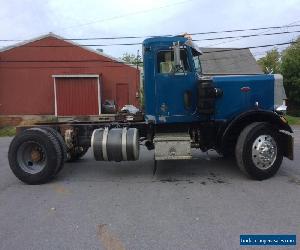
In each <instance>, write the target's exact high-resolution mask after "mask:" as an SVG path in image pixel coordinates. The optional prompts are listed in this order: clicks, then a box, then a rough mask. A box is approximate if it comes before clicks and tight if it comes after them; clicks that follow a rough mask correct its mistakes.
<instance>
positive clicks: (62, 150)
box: [8, 36, 293, 184]
mask: <svg viewBox="0 0 300 250" xmlns="http://www.w3.org/2000/svg"><path fill="white" fill-rule="evenodd" d="M201 55H202V52H201V50H200V49H199V47H198V46H197V45H196V44H195V43H194V42H193V41H192V40H191V39H190V38H189V37H184V36H174V37H153V38H149V39H146V40H145V41H144V42H143V63H144V83H143V89H144V110H143V112H142V115H141V114H139V115H134V114H128V115H127V114H125V115H124V114H117V115H116V116H115V119H114V120H113V121H105V119H102V120H101V116H100V117H99V119H100V120H99V121H98V122H95V121H93V122H86V121H84V122H83V121H78V120H74V121H68V122H56V123H39V124H35V125H31V126H20V127H18V128H17V135H16V136H15V138H14V139H13V140H12V142H11V145H10V148H9V154H8V157H9V164H10V167H11V169H12V171H13V173H14V174H15V175H16V177H18V178H19V179H20V180H22V181H23V182H25V183H28V184H40V183H45V182H47V181H49V180H51V179H52V178H54V177H55V176H56V175H57V174H58V173H59V171H60V170H61V169H62V168H63V165H64V162H66V161H75V160H77V159H79V158H80V157H82V156H83V155H84V154H85V153H86V152H87V150H88V149H89V148H90V147H91V150H92V155H93V156H94V158H95V160H96V161H100V162H101V161H114V162H116V163H115V164H118V163H117V162H120V161H134V160H138V159H139V151H140V145H144V146H145V147H146V148H147V149H148V150H154V163H155V164H154V171H153V172H154V173H155V170H156V167H157V162H158V161H163V160H182V159H185V160H187V159H192V158H193V154H192V150H191V149H192V148H195V149H198V150H201V151H203V152H207V151H208V150H211V149H213V150H215V151H217V152H218V153H219V154H220V155H222V156H224V157H235V159H236V163H237V165H238V166H239V168H240V169H241V170H242V171H243V172H244V173H245V174H246V175H248V176H249V177H250V178H252V179H256V180H263V179H267V178H269V177H271V176H273V175H274V174H276V172H277V171H278V169H279V167H280V166H281V163H282V160H283V157H287V158H289V159H290V160H292V159H293V137H292V135H291V133H293V131H292V129H291V127H290V126H289V125H288V122H287V121H286V120H285V118H284V113H285V111H286V105H285V99H286V96H285V92H284V88H283V79H282V76H281V75H276V74H275V75H272V74H270V75H265V74H247V75H207V74H204V73H203V71H202V67H201V65H202V64H201V60H202V58H201ZM99 167H101V163H100V164H99ZM182 167H184V166H182ZM199 168H201V165H199Z"/></svg>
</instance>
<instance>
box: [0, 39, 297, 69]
mask: <svg viewBox="0 0 300 250" xmlns="http://www.w3.org/2000/svg"><path fill="white" fill-rule="evenodd" d="M294 43H296V42H295V41H290V42H285V43H274V44H264V45H258V46H249V47H242V48H230V49H219V50H212V51H205V52H203V54H210V53H219V52H228V51H236V50H245V49H255V48H266V47H272V46H282V45H289V44H294ZM212 60H215V59H212ZM42 62H44V63H70V62H74V63H81V62H99V63H106V62H107V63H119V64H124V65H126V64H125V62H121V61H120V62H118V61H114V60H98V59H95V60H93V59H88V60H0V64H1V63H42Z"/></svg>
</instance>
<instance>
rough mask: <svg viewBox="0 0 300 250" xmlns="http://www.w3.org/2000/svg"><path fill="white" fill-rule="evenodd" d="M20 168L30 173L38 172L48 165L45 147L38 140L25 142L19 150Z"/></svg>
mask: <svg viewBox="0 0 300 250" xmlns="http://www.w3.org/2000/svg"><path fill="white" fill-rule="evenodd" d="M17 161H18V164H19V166H20V168H21V169H22V170H23V171H24V172H26V173H28V174H37V173H39V172H41V171H42V170H43V169H44V167H45V166H46V162H47V158H46V154H45V149H44V147H43V146H41V145H40V144H39V143H36V142H24V143H23V144H21V146H20V147H19V148H18V150H17Z"/></svg>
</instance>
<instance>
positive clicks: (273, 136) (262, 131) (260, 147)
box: [235, 122, 283, 180]
mask: <svg viewBox="0 0 300 250" xmlns="http://www.w3.org/2000/svg"><path fill="white" fill-rule="evenodd" d="M235 156H236V160H237V164H238V166H239V168H240V169H241V170H242V171H243V172H245V173H246V174H247V175H248V176H250V177H251V178H252V179H256V180H264V179H268V178H270V177H272V176H273V175H275V174H276V173H277V171H278V169H279V167H280V165H281V163H282V159H283V155H282V150H281V148H280V144H279V136H278V131H277V130H275V129H274V128H272V126H271V125H270V124H268V123H264V122H255V123H252V124H250V125H248V126H247V127H246V128H244V129H243V131H242V132H241V134H240V136H239V138H238V140H237V144H236V147H235Z"/></svg>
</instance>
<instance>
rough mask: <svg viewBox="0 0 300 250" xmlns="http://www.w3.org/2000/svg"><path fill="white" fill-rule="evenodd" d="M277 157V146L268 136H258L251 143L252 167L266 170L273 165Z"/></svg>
mask: <svg viewBox="0 0 300 250" xmlns="http://www.w3.org/2000/svg"><path fill="white" fill-rule="evenodd" d="M276 157H277V144H276V141H275V140H274V138H273V137H272V136H270V135H260V136H259V137H257V138H256V140H255V141H254V142H253V146H252V161H253V163H254V165H255V166H256V167H257V168H259V169H262V170H266V169H268V168H270V167H272V165H273V164H274V162H275V160H276Z"/></svg>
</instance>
